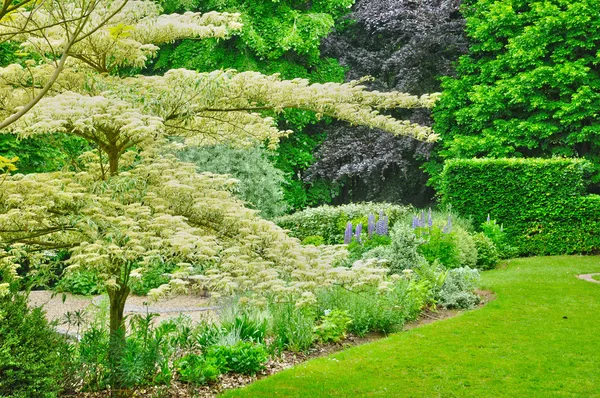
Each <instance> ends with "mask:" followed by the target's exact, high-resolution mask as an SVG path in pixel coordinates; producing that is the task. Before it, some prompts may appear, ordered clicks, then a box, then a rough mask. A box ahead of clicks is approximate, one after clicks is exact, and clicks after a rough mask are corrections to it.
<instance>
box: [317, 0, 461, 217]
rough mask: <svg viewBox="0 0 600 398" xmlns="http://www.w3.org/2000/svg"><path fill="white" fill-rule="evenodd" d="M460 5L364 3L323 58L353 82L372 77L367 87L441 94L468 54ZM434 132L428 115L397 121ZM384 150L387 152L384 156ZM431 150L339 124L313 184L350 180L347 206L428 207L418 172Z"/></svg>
mask: <svg viewBox="0 0 600 398" xmlns="http://www.w3.org/2000/svg"><path fill="white" fill-rule="evenodd" d="M459 5H460V1H457V0H426V1H415V0H402V1H374V0H359V1H357V2H356V4H355V6H354V7H353V12H352V14H351V15H349V16H348V19H349V21H348V22H347V23H345V24H344V23H341V26H342V27H343V28H342V29H338V31H337V32H335V33H334V34H332V35H330V36H329V37H327V38H326V39H325V40H324V41H323V46H322V49H323V53H324V54H325V55H326V56H331V57H335V58H338V59H339V60H340V62H341V64H342V65H344V66H346V67H348V68H349V69H348V74H347V78H348V79H356V78H358V77H360V76H366V75H370V76H373V77H374V80H373V81H372V82H369V86H370V87H371V88H374V89H378V90H382V91H389V90H399V91H405V92H410V93H412V94H416V95H420V94H423V93H427V92H437V91H439V90H440V83H439V77H440V76H444V75H451V74H452V73H453V63H454V62H455V61H456V59H457V58H458V56H459V55H461V54H463V53H465V52H466V50H467V40H466V37H465V34H464V19H463V18H462V16H461V15H460V13H459V12H458V9H459ZM395 116H396V117H405V118H410V119H411V120H413V121H415V122H418V123H421V124H425V125H430V124H431V120H430V115H429V111H428V110H427V109H417V110H415V111H413V112H409V113H407V112H403V113H397V114H395ZM383 148H385V150H383V151H382V149H383ZM431 148H432V146H431V145H424V144H423V143H421V142H418V141H414V140H412V139H410V138H407V137H396V138H392V137H390V136H389V135H388V134H386V133H384V132H381V131H380V132H375V131H371V130H368V129H361V128H352V127H350V126H347V125H344V124H339V123H338V124H337V125H336V126H335V127H333V128H332V129H328V138H327V140H326V141H325V142H324V143H323V145H322V146H321V147H320V149H319V150H318V151H317V152H316V155H315V156H316V162H315V163H314V165H312V166H311V168H310V169H309V172H308V177H309V178H310V177H313V176H324V177H328V178H332V179H333V180H346V181H348V182H347V183H346V184H345V185H344V188H345V192H344V195H348V197H346V198H342V200H365V199H366V200H387V201H401V202H409V203H413V204H415V205H420V206H423V205H425V204H426V203H427V202H428V201H429V200H430V199H431V191H430V189H428V188H427V187H426V185H425V184H426V179H427V176H426V174H424V173H423V172H422V171H421V170H420V166H421V165H422V163H423V161H424V159H427V158H428V157H429V154H430V152H431Z"/></svg>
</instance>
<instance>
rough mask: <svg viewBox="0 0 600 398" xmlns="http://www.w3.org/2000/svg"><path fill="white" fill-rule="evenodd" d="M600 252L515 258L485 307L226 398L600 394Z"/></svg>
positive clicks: (488, 284) (489, 280) (488, 283)
mask: <svg viewBox="0 0 600 398" xmlns="http://www.w3.org/2000/svg"><path fill="white" fill-rule="evenodd" d="M592 271H593V272H600V257H581V256H560V257H533V258H525V259H515V260H510V261H508V262H507V263H506V264H504V265H503V266H502V267H501V268H499V269H496V270H493V271H488V272H484V273H483V275H482V283H481V285H482V288H484V289H486V290H492V291H494V292H495V293H496V297H497V299H496V300H494V301H492V302H490V303H488V304H487V305H486V306H485V307H483V308H480V309H478V310H476V311H467V312H463V313H461V314H458V315H457V316H456V317H453V318H448V319H445V320H443V321H440V322H434V323H431V324H428V325H424V326H422V327H419V328H416V329H412V330H409V331H405V332H401V333H397V334H395V335H392V336H390V337H387V338H385V339H382V340H378V341H375V342H372V343H368V344H365V345H362V346H358V347H353V348H350V349H348V350H345V351H341V352H338V353H336V354H333V355H330V356H328V357H324V358H318V359H315V360H311V361H309V362H306V363H304V364H302V365H299V366H296V367H294V368H292V369H289V370H286V371H283V372H280V373H277V374H276V375H274V376H271V377H268V378H265V379H262V380H259V381H257V382H255V383H253V384H251V385H249V386H247V387H245V388H243V389H239V390H232V391H228V392H225V393H224V394H223V395H222V396H224V397H272V396H285V397H307V396H310V397H328V396H339V397H344V396H364V395H366V396H382V397H386V396H461V397H462V396H517V395H522V396H554V395H558V396H562V395H571V396H572V395H580V396H600V390H599V388H598V386H599V385H600V339H598V338H597V330H598V328H599V326H600V321H598V320H599V319H600V300H598V298H599V297H600V290H599V289H600V286H598V285H597V284H592V283H587V282H585V281H582V280H580V279H577V278H575V276H576V275H578V274H582V273H590V272H592Z"/></svg>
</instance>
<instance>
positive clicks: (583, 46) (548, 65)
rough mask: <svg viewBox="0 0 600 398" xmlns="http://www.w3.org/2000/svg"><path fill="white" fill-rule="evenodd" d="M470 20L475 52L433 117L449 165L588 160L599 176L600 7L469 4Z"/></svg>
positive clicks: (517, 0)
mask: <svg viewBox="0 0 600 398" xmlns="http://www.w3.org/2000/svg"><path fill="white" fill-rule="evenodd" d="M463 13H464V15H465V17H466V20H467V23H466V29H467V34H468V36H469V38H470V41H471V46H470V49H469V54H468V55H466V56H464V57H462V58H461V59H460V61H459V65H458V69H457V76H456V78H452V77H449V78H445V79H444V81H443V94H442V98H441V100H440V102H439V103H438V105H437V106H436V108H435V110H434V120H435V125H434V129H435V131H436V132H437V133H438V134H440V135H441V137H442V141H441V146H440V152H439V155H440V157H441V159H448V158H470V157H482V156H491V157H521V156H537V157H540V156H541V157H546V156H555V155H556V156H569V157H586V158H588V159H590V160H591V161H593V162H594V164H595V165H596V170H600V157H599V155H598V154H599V153H600V152H599V149H600V134H599V133H600V118H599V113H598V110H599V109H600V75H599V64H600V58H599V57H598V54H600V13H599V12H598V2H597V1H596V0H545V1H530V0H477V1H476V0H469V1H466V2H465V4H464V8H463ZM429 168H430V171H431V172H432V174H437V172H438V170H439V163H437V164H436V163H430V164H429ZM595 180H596V181H600V174H598V173H597V172H596V176H595Z"/></svg>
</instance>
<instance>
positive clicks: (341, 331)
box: [314, 309, 352, 343]
mask: <svg viewBox="0 0 600 398" xmlns="http://www.w3.org/2000/svg"><path fill="white" fill-rule="evenodd" d="M351 323H352V318H350V316H349V315H348V312H347V311H342V310H339V309H335V310H333V311H330V310H325V315H324V316H323V317H322V318H321V323H320V324H318V325H317V326H315V329H314V332H315V336H316V338H317V339H319V340H320V341H322V342H324V343H327V342H332V343H338V342H339V341H340V340H342V339H344V338H346V330H347V329H348V325H350V324H351Z"/></svg>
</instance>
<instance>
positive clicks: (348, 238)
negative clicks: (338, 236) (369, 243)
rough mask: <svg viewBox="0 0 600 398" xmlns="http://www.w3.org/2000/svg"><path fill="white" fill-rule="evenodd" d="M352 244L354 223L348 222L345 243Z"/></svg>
mask: <svg viewBox="0 0 600 398" xmlns="http://www.w3.org/2000/svg"><path fill="white" fill-rule="evenodd" d="M350 242H352V222H350V221H348V224H346V232H344V243H345V244H349V243H350Z"/></svg>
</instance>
